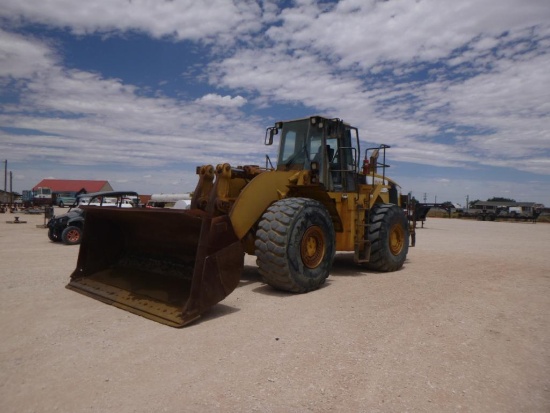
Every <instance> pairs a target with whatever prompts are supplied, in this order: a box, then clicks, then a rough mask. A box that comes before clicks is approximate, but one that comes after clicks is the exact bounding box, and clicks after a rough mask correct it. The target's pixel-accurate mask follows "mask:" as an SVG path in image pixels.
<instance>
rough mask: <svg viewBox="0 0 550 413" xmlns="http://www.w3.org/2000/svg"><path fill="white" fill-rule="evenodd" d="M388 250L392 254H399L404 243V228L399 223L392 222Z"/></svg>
mask: <svg viewBox="0 0 550 413" xmlns="http://www.w3.org/2000/svg"><path fill="white" fill-rule="evenodd" d="M389 242H390V251H391V253H392V254H393V255H399V254H400V253H401V251H402V250H403V246H404V245H405V229H404V228H403V226H402V225H400V224H394V225H392V227H391V230H390V239H389Z"/></svg>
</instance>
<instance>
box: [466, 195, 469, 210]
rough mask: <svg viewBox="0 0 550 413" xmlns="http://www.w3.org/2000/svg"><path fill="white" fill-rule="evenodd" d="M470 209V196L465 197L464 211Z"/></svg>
mask: <svg viewBox="0 0 550 413" xmlns="http://www.w3.org/2000/svg"><path fill="white" fill-rule="evenodd" d="M469 209H470V195H466V211H468V210H469Z"/></svg>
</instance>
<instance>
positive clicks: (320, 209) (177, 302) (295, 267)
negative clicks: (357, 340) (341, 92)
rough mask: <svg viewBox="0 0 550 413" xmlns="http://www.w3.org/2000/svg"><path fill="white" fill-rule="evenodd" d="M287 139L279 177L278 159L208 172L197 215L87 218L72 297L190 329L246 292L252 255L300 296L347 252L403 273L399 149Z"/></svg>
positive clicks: (298, 135)
mask: <svg viewBox="0 0 550 413" xmlns="http://www.w3.org/2000/svg"><path fill="white" fill-rule="evenodd" d="M276 136H278V137H279V140H280V145H279V154H278V159H277V163H276V165H277V166H276V168H274V167H273V166H271V160H270V159H269V157H267V156H266V165H265V167H260V166H257V165H246V166H238V167H236V168H234V167H231V166H230V165H229V164H220V165H217V166H216V167H215V168H214V167H213V166H212V165H204V166H201V167H198V168H197V174H198V183H197V186H196V188H195V191H194V192H193V196H192V199H191V205H190V208H189V209H186V210H171V209H145V208H143V209H115V208H108V207H107V208H105V207H87V208H86V221H85V224H84V231H83V238H82V243H81V245H80V251H79V256H78V262H77V267H76V269H75V270H74V272H73V273H72V275H71V279H70V282H69V284H68V285H67V288H69V289H71V290H75V291H77V292H80V293H82V294H85V295H88V296H90V297H93V298H96V299H98V300H101V301H104V302H106V303H109V304H112V305H115V306H117V307H120V308H123V309H125V310H128V311H131V312H133V313H136V314H139V315H142V316H144V317H147V318H150V319H153V320H156V321H158V322H161V323H164V324H167V325H170V326H174V327H182V326H184V325H186V324H188V323H190V322H192V321H193V320H195V319H197V318H198V317H200V315H201V314H202V313H204V312H205V311H206V310H208V309H209V308H210V307H212V306H213V305H215V304H216V303H218V302H220V301H221V300H223V299H224V298H225V297H226V296H227V295H229V294H230V293H231V292H232V291H233V290H234V289H235V288H236V287H237V285H238V283H239V280H240V276H241V272H242V270H243V266H244V254H245V253H247V254H251V255H255V256H256V257H257V265H258V268H259V272H260V274H261V276H262V278H263V280H264V281H265V282H266V283H267V284H269V285H270V286H272V287H274V288H276V289H280V290H284V291H290V292H295V293H305V292H308V291H312V290H315V289H317V288H319V287H320V286H321V285H322V284H323V283H324V282H325V280H326V278H327V277H328V275H329V273H330V270H331V265H332V262H333V259H334V255H335V252H336V251H348V252H354V260H355V262H356V263H357V264H358V265H361V266H364V267H366V268H368V269H371V270H374V271H395V270H398V269H399V268H401V267H402V265H403V263H404V261H405V259H406V256H407V252H408V248H409V237H410V239H411V245H414V227H415V226H414V224H412V223H411V222H409V220H408V217H409V216H412V215H413V214H410V213H407V212H405V211H404V209H403V208H404V200H405V197H403V196H401V194H400V192H399V186H398V185H397V184H396V183H395V182H394V181H393V180H391V179H390V178H388V177H387V176H386V175H385V173H386V168H387V167H388V165H386V163H385V162H386V159H385V154H386V149H387V148H389V146H386V145H380V146H379V147H376V148H368V149H366V150H365V151H364V156H362V155H363V153H362V152H361V151H360V147H359V133H358V130H357V128H355V127H352V126H350V125H348V124H346V123H344V122H343V121H342V120H340V119H329V118H325V117H320V116H313V117H309V118H305V119H297V120H291V121H285V122H277V123H276V124H275V126H273V127H269V128H267V130H266V135H265V144H266V145H272V144H273V140H274V137H276ZM360 158H362V162H361V164H360ZM268 166H269V167H268Z"/></svg>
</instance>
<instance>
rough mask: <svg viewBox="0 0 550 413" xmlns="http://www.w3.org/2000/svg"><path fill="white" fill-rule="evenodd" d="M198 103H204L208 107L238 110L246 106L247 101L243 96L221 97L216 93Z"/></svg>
mask: <svg viewBox="0 0 550 413" xmlns="http://www.w3.org/2000/svg"><path fill="white" fill-rule="evenodd" d="M196 102H199V103H204V104H206V105H212V106H222V107H226V108H238V107H241V106H243V105H245V104H246V99H245V98H243V97H242V96H235V97H231V96H221V95H218V94H215V93H209V94H207V95H204V96H203V97H201V98H200V99H197V100H196Z"/></svg>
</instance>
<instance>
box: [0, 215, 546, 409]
mask: <svg viewBox="0 0 550 413" xmlns="http://www.w3.org/2000/svg"><path fill="white" fill-rule="evenodd" d="M65 211H66V210H65ZM56 212H57V213H59V212H64V211H63V210H61V211H59V210H58V211H56ZM15 216H19V217H20V220H26V221H27V223H26V224H8V223H7V222H6V221H13V220H14V217H15ZM0 220H1V221H0V331H2V340H1V341H0V411H2V412H17V413H19V412H54V411H59V412H71V413H78V412H90V411H93V412H121V413H124V412H254V411H258V412H334V411H342V412H406V411H409V412H514V413H515V412H545V413H547V412H549V411H550V374H549V373H550V249H549V246H550V225H549V224H541V223H538V224H532V223H515V222H514V223H508V222H477V221H467V220H448V219H437V218H434V219H430V218H429V219H428V220H427V221H426V223H425V225H424V228H421V229H418V234H417V246H416V247H415V248H412V249H411V250H410V251H409V256H408V259H407V261H406V263H405V266H404V267H403V269H402V270H400V271H398V272H395V273H389V274H382V273H372V272H370V273H369V272H364V271H361V269H359V268H357V267H355V266H354V265H353V260H352V256H351V255H350V254H338V255H337V258H336V260H335V263H334V268H333V272H332V274H331V276H330V277H329V279H328V281H327V283H326V285H325V286H323V288H321V289H320V290H318V291H315V292H312V293H309V294H302V295H292V294H285V293H281V292H276V291H274V290H272V289H271V288H270V287H268V286H266V285H264V284H263V283H262V282H261V280H260V277H259V275H258V273H257V270H256V266H255V260H254V257H246V264H247V265H246V267H245V271H244V273H243V276H242V281H241V283H240V286H239V287H238V288H237V289H236V290H235V291H234V292H233V293H232V294H231V295H230V296H229V297H227V298H226V299H225V300H224V301H223V302H222V303H220V304H218V305H216V306H215V307H214V308H213V309H212V310H210V311H209V312H208V313H207V314H206V315H204V316H203V317H202V318H201V319H200V320H199V321H198V322H195V323H194V324H192V325H190V326H189V327H186V328H183V329H175V328H171V327H167V326H164V325H162V324H158V323H156V322H153V321H150V320H147V319H145V318H142V317H139V316H137V315H134V314H131V313H128V312H126V311H123V310H120V309H118V308H115V307H112V306H109V305H106V304H104V303H101V302H99V301H96V300H93V299H91V298H88V297H85V296H83V295H80V294H77V293H75V292H73V291H69V290H67V289H65V288H64V287H65V285H66V283H67V282H68V279H69V275H70V273H71V272H72V270H73V269H74V268H75V266H76V259H77V254H78V248H79V247H78V246H65V245H61V244H56V243H52V242H50V241H49V240H48V238H47V235H46V230H45V229H43V228H38V227H37V225H39V224H43V222H44V217H43V216H42V215H25V214H0Z"/></svg>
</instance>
